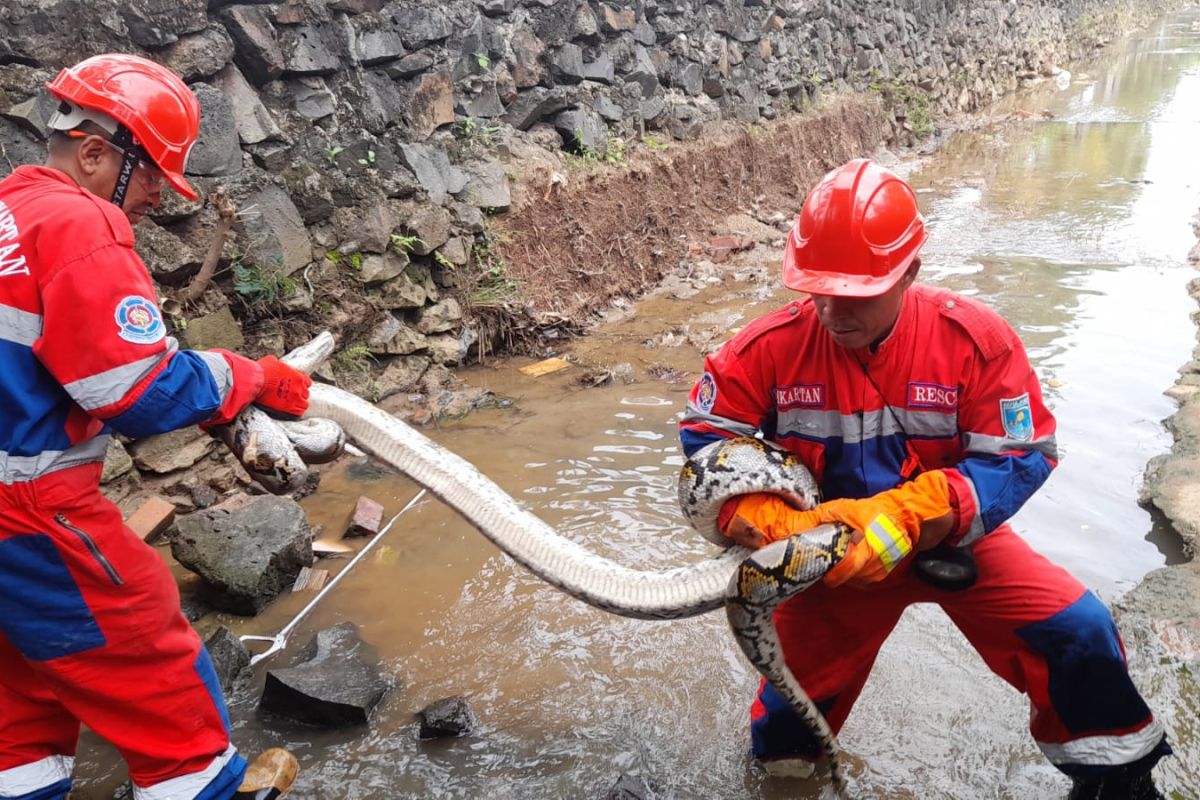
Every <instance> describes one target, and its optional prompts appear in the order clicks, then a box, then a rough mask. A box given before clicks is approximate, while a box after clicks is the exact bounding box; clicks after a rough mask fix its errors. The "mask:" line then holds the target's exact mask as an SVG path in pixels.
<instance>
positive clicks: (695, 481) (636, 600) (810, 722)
mask: <svg viewBox="0 0 1200 800" xmlns="http://www.w3.org/2000/svg"><path fill="white" fill-rule="evenodd" d="M326 336H328V334H322V337H326ZM322 337H318V338H317V339H314V340H313V342H310V343H309V344H308V345H305V347H303V348H300V350H297V351H293V352H292V353H289V354H288V356H287V357H286V360H287V361H288V363H290V364H292V365H293V366H295V367H296V368H297V369H301V370H303V371H311V370H312V369H314V368H315V367H316V366H317V365H318V364H319V362H320V360H321V359H323V358H324V357H325V356H327V355H328V351H329V350H331V349H332V337H329V339H328V340H325V339H322ZM263 416H264V417H266V415H265V414H264V415H263ZM306 418H321V419H325V420H330V421H332V422H333V423H335V424H336V425H337V426H338V427H340V429H341V430H343V431H344V432H345V436H346V437H347V438H349V439H350V440H351V441H353V442H354V444H355V445H357V446H358V447H359V448H361V449H362V450H363V451H365V452H366V453H368V454H370V455H372V456H374V457H375V458H377V459H379V460H380V461H382V462H384V463H385V464H387V465H389V466H390V467H392V468H393V469H395V470H396V471H398V472H400V473H401V474H403V475H405V476H407V477H408V478H410V479H412V480H413V481H414V482H416V483H419V484H420V485H422V486H424V487H425V488H427V489H428V490H429V491H430V492H431V493H432V494H434V495H436V496H437V497H439V498H440V499H441V500H442V501H443V502H445V503H446V504H447V505H449V506H450V507H451V508H453V509H454V510H455V511H457V512H458V513H459V514H460V515H461V516H462V517H463V518H464V519H465V520H466V521H467V522H468V523H470V524H471V525H472V526H473V527H475V528H476V529H477V530H478V531H479V532H480V533H482V534H483V535H484V536H485V537H487V538H488V539H489V540H490V541H492V542H493V543H494V544H495V545H496V546H497V547H499V548H500V549H501V550H503V551H504V552H505V553H506V554H507V555H509V556H510V557H511V558H512V559H514V560H515V561H517V562H518V563H519V564H521V565H522V566H524V567H525V568H527V569H529V570H530V571H531V572H533V573H534V574H535V575H537V576H538V577H539V578H541V579H542V580H544V581H546V582H547V583H549V584H551V585H553V586H555V587H557V588H559V589H561V590H562V591H564V592H566V593H567V594H569V595H571V596H572V597H574V598H576V599H578V600H581V601H582V602H584V603H587V604H588V605H591V606H595V607H596V608H600V609H603V610H605V611H608V612H611V613H613V614H618V615H621V616H626V617H634V618H638V619H682V618H685V617H690V616H695V615H697V614H702V613H705V612H707V611H712V610H715V609H717V608H720V607H722V606H724V607H725V608H726V612H727V615H728V618H729V622H730V626H731V628H732V630H733V635H734V638H735V639H736V640H737V642H738V645H739V646H740V647H741V649H742V651H743V652H744V653H745V654H746V657H747V658H748V659H749V660H750V663H751V664H753V665H754V667H755V668H756V669H757V670H758V671H759V672H760V673H762V674H763V675H764V676H765V677H766V678H767V680H769V681H770V682H771V683H772V684H773V685H774V686H775V688H776V689H777V690H779V692H780V693H781V695H782V696H783V697H784V698H785V699H787V701H788V702H789V703H791V705H792V707H793V708H794V709H795V710H796V712H797V714H798V715H799V716H800V718H801V720H803V721H804V723H805V724H806V725H807V726H808V727H809V729H810V730H811V731H812V733H813V735H814V736H815V737H816V739H817V741H818V742H820V744H821V746H822V747H823V748H824V752H825V755H826V756H827V758H828V761H829V766H830V779H831V781H832V783H833V787H834V790H835V792H836V793H837V794H838V796H839V797H844V796H846V791H847V789H846V785H845V779H844V776H843V775H842V772H841V769H840V765H839V759H838V755H839V750H838V746H837V741H836V739H835V737H834V734H833V732H832V731H831V730H830V729H829V726H828V724H827V723H826V722H825V719H824V717H823V716H822V715H821V712H820V710H819V709H817V707H816V705H815V704H814V703H813V702H812V700H811V699H809V698H808V696H807V695H806V694H805V693H804V691H803V689H802V688H801V687H800V685H799V683H798V681H796V679H795V677H794V676H793V675H792V674H791V671H790V670H788V668H787V665H786V664H785V663H784V660H783V649H782V646H781V645H780V642H779V638H778V635H777V634H776V631H775V626H774V624H773V622H772V614H773V611H774V609H775V607H776V606H778V605H779V603H781V602H783V601H784V600H786V599H788V598H789V597H792V596H794V595H795V594H797V593H798V592H801V591H803V590H804V589H806V588H808V587H809V586H811V585H812V584H813V583H815V582H816V581H818V580H820V579H821V577H822V576H823V575H824V574H825V573H826V572H827V571H828V570H829V569H830V568H831V567H832V566H833V565H834V564H836V563H837V562H838V561H839V560H840V559H841V558H842V556H843V555H845V552H846V548H847V546H848V545H849V542H850V531H849V529H848V528H846V527H845V526H842V525H822V526H819V527H817V528H814V529H813V530H811V531H806V532H804V533H801V534H797V535H795V536H792V537H791V538H789V539H785V540H783V541H780V542H776V543H774V544H771V545H769V546H767V547H764V548H762V549H760V550H757V551H750V550H747V549H746V548H743V547H739V546H730V542H729V540H728V539H726V538H725V537H724V536H722V535H721V534H720V532H719V531H718V530H717V528H716V519H717V515H718V514H719V513H720V509H721V506H722V505H723V504H724V502H725V501H726V500H728V499H729V498H731V497H734V496H737V495H739V494H747V493H750V492H757V491H770V492H774V493H777V494H780V495H782V496H784V497H786V498H788V499H789V500H790V501H792V502H793V503H795V504H796V505H797V506H798V507H801V508H810V507H812V506H813V505H815V504H816V502H817V500H818V491H817V486H816V483H815V481H813V479H812V476H811V475H810V474H809V473H808V471H807V470H806V469H805V468H804V467H803V465H802V464H800V463H799V461H798V460H796V459H795V458H794V457H792V456H791V455H789V454H788V453H787V452H786V451H783V450H782V449H780V448H776V447H774V446H772V445H769V444H767V443H765V442H762V441H759V440H755V439H749V438H739V439H730V440H722V441H719V442H714V443H713V444H710V445H708V446H706V447H704V448H702V449H701V450H700V451H698V452H697V453H696V454H694V455H693V456H692V457H691V458H690V459H688V461H687V463H686V464H685V465H684V467H683V469H682V470H681V471H680V477H679V484H678V494H679V500H680V505H681V508H682V509H683V511H684V513H685V515H686V516H687V517H688V519H689V521H690V522H691V523H692V524H693V526H694V527H696V528H697V530H699V531H700V532H701V533H702V534H703V535H704V536H705V537H706V538H708V539H709V540H711V541H714V542H717V543H719V544H721V545H722V546H723V547H725V549H724V550H723V552H721V553H719V554H717V555H716V556H713V557H711V558H708V559H705V560H702V561H699V562H696V563H693V564H690V565H686V566H681V567H675V568H672V569H660V570H638V569H632V568H629V567H625V566H623V565H620V564H617V563H615V562H613V561H610V560H608V559H606V558H603V557H601V556H599V555H596V554H595V553H592V552H591V551H589V550H587V549H586V548H584V547H581V546H580V545H578V544H576V543H574V542H572V541H570V540H569V539H566V538H564V537H563V536H562V535H560V534H559V533H558V532H557V531H555V530H554V529H553V528H552V527H550V526H549V525H547V524H546V523H545V522H543V521H542V520H541V519H539V518H538V517H536V516H534V515H533V514H531V513H529V512H528V511H525V510H524V509H522V508H521V507H520V506H519V505H518V503H517V502H516V500H514V499H513V498H512V497H511V496H510V495H509V494H508V493H506V492H505V491H504V490H503V489H501V488H500V487H499V486H498V485H496V483H494V482H493V481H492V480H491V479H489V478H488V477H487V476H485V475H483V474H482V473H481V472H479V470H477V469H476V468H475V467H474V466H473V465H472V464H470V463H469V462H467V461H466V460H464V459H463V458H461V457H460V456H458V455H456V454H455V453H453V452H451V451H449V450H447V449H445V448H443V447H442V446H440V445H438V444H437V443H435V442H433V441H432V440H430V439H429V438H428V437H426V436H424V435H423V434H421V433H419V432H418V431H416V430H415V429H413V428H412V427H410V426H409V425H407V424H405V423H404V422H403V421H401V420H399V419H397V418H396V417H393V416H392V415H391V414H388V413H387V412H385V411H382V410H380V409H378V408H376V407H375V406H373V405H372V404H370V403H368V402H366V401H365V400H363V399H361V398H359V397H357V396H355V395H353V394H350V393H349V392H346V391H343V390H341V389H338V388H336V387H333V386H329V385H326V384H320V383H314V384H313V386H312V388H311V390H310V395H309V409H308V413H307V417H306ZM252 421H253V420H252ZM253 422H254V424H255V425H257V426H260V427H257V428H255V430H254V432H255V433H256V435H257V437H258V441H259V442H262V441H264V440H268V434H266V433H265V432H264V431H265V428H266V426H267V423H269V424H270V425H271V426H275V427H276V428H278V427H279V424H280V423H278V422H277V421H276V420H273V419H271V418H270V417H266V419H265V422H264V421H263V420H257V421H253ZM269 441H270V442H271V444H272V445H273V446H276V447H278V448H279V449H278V450H276V451H273V453H272V455H273V456H274V457H275V458H276V460H277V461H278V460H284V461H286V456H287V454H286V453H285V451H286V450H288V449H290V442H288V443H287V444H286V445H285V444H284V443H282V442H280V437H279V435H277V434H270V435H269ZM293 452H294V450H293ZM242 460H243V463H245V460H246V459H245V458H243V459H242Z"/></svg>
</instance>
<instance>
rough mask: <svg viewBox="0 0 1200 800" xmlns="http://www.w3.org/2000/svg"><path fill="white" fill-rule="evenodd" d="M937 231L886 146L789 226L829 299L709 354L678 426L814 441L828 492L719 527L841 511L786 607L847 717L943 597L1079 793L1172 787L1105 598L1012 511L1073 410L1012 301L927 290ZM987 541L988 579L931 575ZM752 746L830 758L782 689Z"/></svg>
mask: <svg viewBox="0 0 1200 800" xmlns="http://www.w3.org/2000/svg"><path fill="white" fill-rule="evenodd" d="M925 240H926V232H925V228H924V222H923V220H922V217H921V215H920V212H919V209H918V205H917V201H916V196H915V195H914V194H913V192H912V189H911V188H910V187H909V186H908V184H907V183H905V182H904V181H903V180H901V179H900V178H898V177H897V176H896V175H895V174H893V173H891V172H890V171H888V170H886V169H884V168H882V167H880V166H878V165H877V164H874V163H873V162H870V161H867V160H856V161H851V162H850V163H848V164H846V165H845V166H843V167H841V168H839V169H837V170H834V171H833V172H830V173H829V174H828V175H826V176H825V177H824V178H823V179H822V180H821V181H820V183H818V185H817V186H816V187H815V188H814V189H813V190H812V192H811V193H810V194H809V195H808V197H807V199H806V200H805V203H804V206H803V209H802V211H801V213H800V215H799V217H798V218H797V219H796V222H795V225H794V226H793V228H792V230H791V233H790V235H789V237H788V239H787V243H786V249H785V253H784V267H783V282H784V284H785V285H786V286H788V287H789V288H791V289H795V290H797V291H802V292H807V293H808V294H809V295H810V296H809V297H808V298H805V299H800V300H796V301H794V302H792V303H790V304H789V305H787V306H786V307H784V308H782V309H779V310H777V311H775V312H772V313H770V314H767V315H766V316H764V317H762V318H760V319H758V320H756V321H754V322H752V323H751V324H749V325H747V326H746V328H745V329H744V330H743V331H741V332H740V333H739V334H737V335H736V336H735V337H734V338H733V339H732V340H730V341H729V342H728V343H727V344H725V345H724V346H723V347H722V348H721V350H720V351H719V352H717V353H715V354H714V355H711V356H709V357H708V358H707V359H706V361H705V367H704V373H703V375H702V377H701V378H700V380H699V381H698V383H697V384H696V386H695V387H694V388H693V390H692V393H691V396H690V399H689V402H688V409H687V413H686V415H685V417H684V419H683V421H682V422H681V431H680V436H681V439H682V443H683V446H684V450H685V451H686V452H687V453H688V454H689V455H691V454H692V453H694V452H695V451H697V450H698V449H700V448H701V447H703V446H705V445H707V444H709V443H711V442H714V441H717V440H719V439H720V438H722V437H726V438H728V437H734V436H762V437H763V438H765V439H767V440H770V441H773V442H776V443H778V444H779V445H782V446H783V447H785V448H786V449H788V450H789V451H791V452H793V453H795V454H796V455H797V456H798V457H799V458H800V459H801V460H802V461H803V463H804V464H805V465H806V466H807V467H808V469H809V470H810V471H811V472H812V474H813V476H814V477H815V478H816V480H817V482H818V484H819V485H820V487H821V490H822V497H823V498H827V500H826V502H823V503H821V504H820V505H818V506H817V507H816V508H815V509H812V510H797V509H795V508H793V507H791V506H789V505H788V504H787V503H786V502H785V501H784V500H783V499H782V498H781V497H779V496H777V495H774V494H765V493H763V494H750V495H743V496H741V497H739V498H735V499H734V500H731V501H729V502H727V503H726V504H725V506H724V508H723V509H722V514H721V517H720V520H719V523H718V524H719V526H720V527H721V530H722V531H723V532H724V533H725V534H726V535H727V536H728V537H730V539H731V540H733V541H737V542H739V543H741V544H744V545H746V546H749V547H758V546H761V545H763V544H765V543H767V542H771V541H775V540H778V539H781V538H785V537H787V536H790V535H791V534H793V533H797V532H800V531H804V530H808V529H810V528H813V527H815V526H816V525H818V524H820V523H825V522H834V521H837V522H843V523H846V524H847V525H849V526H850V527H851V528H852V529H854V530H855V531H856V532H858V533H856V534H855V541H854V543H853V544H852V545H851V547H850V549H849V550H848V552H847V554H846V557H845V558H844V559H843V560H842V561H841V562H839V563H838V564H837V565H836V566H835V567H834V568H833V569H832V570H831V571H830V572H829V573H828V575H827V576H826V577H825V579H824V580H823V581H822V583H819V584H817V585H815V586H813V587H812V588H810V589H809V590H808V591H805V592H803V593H801V594H800V595H799V596H797V597H796V598H794V599H793V600H791V601H789V602H787V603H785V604H784V605H782V606H781V607H780V608H779V610H778V611H777V613H776V616H775V624H776V627H777V628H778V631H779V635H780V638H781V640H782V643H783V648H784V655H785V657H786V659H787V663H788V666H789V667H790V668H791V670H792V672H793V673H794V674H795V675H796V677H797V679H798V680H799V681H800V683H801V685H802V686H803V687H804V689H805V691H806V692H807V693H808V694H809V696H810V697H812V698H813V700H814V701H815V702H816V703H817V705H818V706H819V707H820V708H821V710H822V711H823V712H824V714H825V716H826V718H827V719H828V721H829V724H830V725H831V726H832V728H833V729H834V730H835V731H836V730H838V729H840V728H841V726H842V724H843V723H844V722H845V721H846V717H847V716H848V715H849V713H850V709H851V707H852V706H853V704H854V701H855V699H856V698H857V697H858V695H859V693H860V692H861V690H862V688H863V685H864V684H865V683H866V680H867V676H868V674H869V673H870V670H871V666H872V664H873V663H874V661H875V657H876V655H877V653H878V652H879V648H880V647H881V646H882V644H883V642H884V640H885V639H886V638H887V636H888V634H889V633H890V632H891V630H892V628H893V627H894V626H895V624H896V623H897V622H898V621H899V619H900V615H901V613H902V612H903V611H904V609H905V608H906V607H907V606H909V605H911V604H913V603H937V604H938V605H940V606H941V607H942V609H943V610H945V612H946V614H947V615H948V616H949V617H950V619H951V620H952V621H953V622H954V624H955V625H956V626H957V627H958V629H959V630H961V631H962V632H963V634H964V635H965V636H966V637H967V639H968V640H969V641H970V642H971V644H972V645H973V646H974V647H975V649H976V650H977V651H978V652H979V654H980V655H981V656H982V657H983V659H984V661H985V662H986V663H987V664H988V666H989V667H990V668H991V669H992V670H993V671H994V672H995V673H996V674H998V675H1000V676H1001V677H1002V678H1004V679H1005V680H1006V681H1008V683H1010V684H1011V685H1012V686H1014V687H1015V688H1017V689H1018V690H1020V691H1022V692H1024V693H1025V694H1027V695H1028V696H1029V700H1030V704H1031V706H1032V714H1031V717H1030V720H1031V721H1030V730H1031V732H1032V734H1033V737H1034V739H1035V740H1036V742H1037V744H1038V746H1039V747H1040V748H1041V750H1042V752H1043V753H1044V754H1045V755H1046V757H1047V758H1048V759H1049V760H1050V761H1051V762H1052V763H1053V764H1054V765H1055V766H1056V767H1058V769H1059V770H1061V771H1062V772H1064V773H1066V774H1067V775H1069V776H1071V778H1072V782H1073V785H1074V788H1073V790H1072V793H1071V795H1070V796H1071V798H1072V800H1084V799H1085V798H1086V799H1088V800H1090V799H1091V798H1105V800H1116V798H1121V800H1131V799H1140V798H1158V797H1161V795H1159V794H1158V792H1157V790H1156V789H1155V788H1154V785H1153V782H1152V779H1151V777H1150V770H1151V769H1152V768H1153V766H1154V765H1155V764H1156V763H1157V762H1158V760H1159V759H1160V758H1162V757H1163V756H1164V755H1167V754H1169V753H1170V752H1171V750H1170V747H1169V745H1168V744H1167V742H1166V737H1165V733H1164V731H1163V728H1162V725H1161V723H1159V722H1158V721H1157V720H1155V719H1154V717H1153V715H1152V714H1151V712H1150V710H1149V708H1148V707H1147V706H1146V703H1145V702H1144V701H1143V700H1142V697H1141V696H1140V694H1139V693H1138V691H1137V689H1136V688H1135V687H1134V685H1133V683H1132V682H1131V680H1130V678H1129V674H1128V671H1127V668H1126V664H1125V656H1124V649H1123V645H1122V643H1121V640H1120V637H1119V635H1118V633H1117V629H1116V627H1115V625H1114V623H1113V620H1112V617H1111V616H1110V614H1109V612H1108V610H1107V609H1106V608H1105V606H1104V605H1103V604H1102V603H1101V602H1100V601H1099V600H1098V599H1097V598H1096V597H1095V596H1094V595H1093V594H1092V593H1091V592H1089V591H1088V590H1087V589H1086V588H1085V587H1084V586H1083V585H1082V584H1081V583H1079V581H1077V580H1076V579H1075V578H1073V577H1072V576H1071V575H1070V574H1068V573H1067V572H1066V571H1065V570H1063V569H1062V568H1060V567H1058V566H1056V565H1054V564H1052V563H1051V562H1049V561H1048V560H1046V559H1045V558H1043V557H1042V556H1041V555H1039V554H1038V553H1036V552H1034V551H1033V550H1032V549H1030V547H1029V546H1028V545H1027V544H1026V543H1025V542H1024V540H1022V539H1021V538H1020V537H1019V536H1017V535H1016V533H1014V532H1013V530H1012V529H1011V528H1010V527H1009V526H1008V525H1007V524H1006V521H1007V520H1008V519H1009V518H1010V517H1011V516H1012V515H1013V514H1015V513H1016V512H1017V510H1018V509H1019V508H1020V507H1021V506H1022V505H1023V504H1024V503H1025V501H1026V500H1028V499H1029V498H1030V496H1031V495H1033V493H1034V492H1035V491H1037V489H1038V487H1040V486H1041V485H1042V483H1043V482H1044V481H1045V480H1046V477H1047V476H1048V475H1049V474H1050V471H1051V470H1052V469H1053V468H1054V467H1055V465H1056V462H1057V459H1058V451H1057V447H1056V444H1055V421H1054V417H1053V416H1052V415H1051V414H1050V412H1049V411H1048V410H1047V409H1046V407H1045V406H1044V405H1043V402H1042V396H1041V391H1040V389H1039V385H1038V379H1037V376H1036V375H1035V374H1034V372H1033V369H1032V367H1031V366H1030V364H1029V361H1028V359H1027V357H1026V355H1025V350H1024V348H1023V346H1022V344H1021V341H1020V339H1019V338H1018V337H1017V335H1016V333H1015V332H1014V331H1013V330H1012V328H1011V327H1010V326H1009V325H1008V324H1007V323H1006V322H1004V320H1003V319H1001V318H1000V317H999V316H998V315H997V314H996V313H994V312H993V311H991V310H989V309H987V308H986V307H984V306H983V305H981V304H980V303H978V302H976V301H974V300H970V299H967V298H963V297H959V296H957V295H955V294H952V293H950V292H948V291H942V290H938V289H934V288H931V287H926V286H922V285H919V284H916V283H914V280H915V278H916V275H917V271H918V269H919V268H920V260H919V258H918V254H919V251H920V248H921V246H922V245H923V244H924V242H925ZM939 545H940V546H941V547H942V548H943V551H946V550H947V549H949V550H948V551H949V553H950V554H951V556H953V557H955V558H959V559H961V558H962V557H964V556H966V555H967V553H968V552H969V554H970V556H973V558H974V561H975V565H976V568H977V577H976V579H975V582H974V583H973V585H970V586H969V588H962V587H961V586H960V587H956V588H955V590H948V589H947V588H935V586H933V585H931V584H930V583H928V582H926V581H923V580H921V579H920V575H919V571H918V570H915V569H914V562H915V561H916V560H917V559H918V558H919V557H920V556H917V555H914V554H916V553H920V552H921V551H927V550H931V549H933V548H934V547H938V546H939ZM751 741H752V754H753V756H754V757H755V758H756V759H758V760H760V761H761V762H763V764H764V766H765V767H766V768H767V769H768V771H769V772H772V773H774V774H792V775H797V774H800V775H803V774H809V773H811V772H812V770H813V760H814V759H815V758H816V754H817V753H818V752H819V748H818V746H817V743H816V742H815V741H814V740H812V738H811V737H810V736H809V735H808V734H807V733H806V731H805V729H804V727H803V726H802V725H801V724H800V721H799V719H798V718H797V717H796V715H795V714H794V713H793V712H792V710H791V709H790V707H789V706H788V705H787V703H786V702H784V701H783V699H782V698H781V697H780V696H779V695H778V694H777V693H776V692H775V690H774V689H773V688H772V687H771V686H770V685H769V684H767V683H765V682H764V683H763V685H762V686H761V687H760V690H759V694H758V697H757V699H756V702H755V703H754V705H753V708H752V709H751Z"/></svg>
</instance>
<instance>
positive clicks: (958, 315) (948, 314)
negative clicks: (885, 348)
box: [929, 292, 1012, 361]
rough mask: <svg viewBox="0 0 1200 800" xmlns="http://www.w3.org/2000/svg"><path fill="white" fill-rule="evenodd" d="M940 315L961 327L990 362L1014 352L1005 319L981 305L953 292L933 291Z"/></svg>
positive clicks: (1009, 329) (932, 298) (932, 294)
mask: <svg viewBox="0 0 1200 800" xmlns="http://www.w3.org/2000/svg"><path fill="white" fill-rule="evenodd" d="M929 297H930V299H931V300H932V301H934V302H936V303H937V307H938V313H940V314H941V315H942V316H943V317H945V318H946V319H949V320H951V321H952V322H954V323H955V324H957V325H958V326H959V327H960V328H962V329H963V331H965V332H966V334H967V335H968V336H970V337H971V341H973V342H974V343H975V346H976V347H978V348H979V352H980V353H982V354H983V357H984V358H985V359H987V360H988V361H991V360H992V359H993V358H996V357H997V356H1002V355H1004V354H1005V353H1008V352H1009V351H1010V350H1012V339H1011V337H1012V333H1011V328H1010V327H1009V325H1008V323H1007V322H1005V321H1004V318H1003V317H1001V316H1000V315H999V314H997V313H996V312H995V311H993V310H992V309H990V308H988V307H987V306H985V305H984V304H983V303H980V302H979V301H978V300H971V299H969V298H966V297H960V296H959V295H956V294H954V293H953V292H931V293H930V295H929Z"/></svg>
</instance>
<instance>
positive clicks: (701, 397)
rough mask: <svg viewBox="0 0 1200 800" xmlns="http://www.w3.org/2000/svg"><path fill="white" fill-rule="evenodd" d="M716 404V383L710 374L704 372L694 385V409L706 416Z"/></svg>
mask: <svg viewBox="0 0 1200 800" xmlns="http://www.w3.org/2000/svg"><path fill="white" fill-rule="evenodd" d="M716 403H717V382H716V381H715V380H713V376H712V373H711V372H706V373H704V374H703V375H701V376H700V381H699V382H698V383H697V384H696V407H697V408H699V409H700V410H701V411H703V412H704V413H705V414H707V413H708V412H710V411H712V410H713V406H714V405H716Z"/></svg>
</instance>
